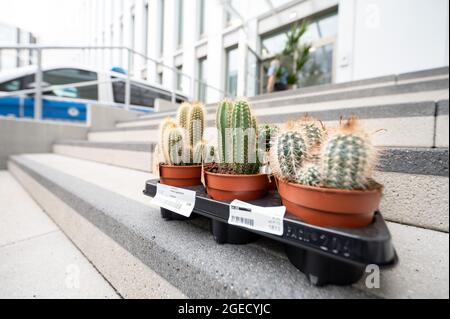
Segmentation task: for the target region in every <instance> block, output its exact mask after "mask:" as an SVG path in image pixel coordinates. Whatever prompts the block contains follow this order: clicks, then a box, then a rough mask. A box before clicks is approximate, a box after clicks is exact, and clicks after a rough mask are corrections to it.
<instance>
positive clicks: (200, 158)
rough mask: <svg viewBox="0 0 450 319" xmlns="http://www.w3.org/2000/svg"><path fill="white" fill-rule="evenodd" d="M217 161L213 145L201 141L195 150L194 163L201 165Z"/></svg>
mask: <svg viewBox="0 0 450 319" xmlns="http://www.w3.org/2000/svg"><path fill="white" fill-rule="evenodd" d="M216 161H217V154H216V149H215V147H214V146H213V145H208V144H207V143H206V142H205V141H200V142H198V143H197V145H196V146H195V147H194V150H193V162H194V163H195V164H200V163H205V164H207V163H214V162H216Z"/></svg>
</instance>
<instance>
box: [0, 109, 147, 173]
mask: <svg viewBox="0 0 450 319" xmlns="http://www.w3.org/2000/svg"><path fill="white" fill-rule="evenodd" d="M139 114H140V113H136V112H130V111H126V110H122V109H115V108H111V107H106V106H100V105H91V106H90V107H89V112H88V124H87V125H85V124H74V123H69V122H56V121H35V120H32V119H17V118H6V117H0V170H1V169H5V168H6V162H7V160H8V157H9V156H11V155H15V154H22V153H48V152H51V151H52V145H53V144H54V143H55V142H56V141H57V140H84V139H86V137H87V133H88V131H90V130H93V131H96V130H105V129H112V128H114V127H115V124H116V122H118V121H127V120H133V119H136V118H137V117H138V116H139Z"/></svg>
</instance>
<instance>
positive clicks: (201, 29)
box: [198, 0, 205, 36]
mask: <svg viewBox="0 0 450 319" xmlns="http://www.w3.org/2000/svg"><path fill="white" fill-rule="evenodd" d="M198 5H199V6H200V7H199V11H198V12H199V35H200V36H202V35H203V34H204V33H205V0H198Z"/></svg>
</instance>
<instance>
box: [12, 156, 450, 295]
mask: <svg viewBox="0 0 450 319" xmlns="http://www.w3.org/2000/svg"><path fill="white" fill-rule="evenodd" d="M9 170H10V171H11V172H12V173H13V174H14V175H15V176H16V178H17V179H18V180H19V181H20V182H21V183H22V185H24V187H25V188H26V189H27V190H28V191H29V192H30V194H31V195H32V196H33V197H34V198H35V199H36V200H37V201H38V202H39V204H40V205H41V206H42V207H43V208H44V209H45V210H46V212H47V213H48V214H49V215H50V216H51V217H52V219H53V220H55V221H56V222H57V223H58V225H59V226H60V227H61V228H62V229H63V230H64V231H65V233H66V234H67V235H68V236H69V237H70V238H71V239H72V241H73V242H74V243H75V244H76V245H77V246H78V247H79V249H80V250H82V251H83V253H84V254H85V255H86V256H87V257H88V258H89V259H90V261H91V262H92V263H93V264H94V265H95V266H96V267H97V269H98V270H99V271H100V272H101V273H102V275H103V276H105V278H106V279H108V281H109V282H110V283H111V284H112V285H113V286H114V288H115V289H117V291H118V292H119V293H120V294H121V295H122V296H124V297H130V296H131V297H135V298H139V297H149V296H155V295H158V296H169V297H185V296H187V297H191V298H214V297H219V298H365V297H382V298H420V297H424V298H448V296H449V289H448V274H449V269H448V265H449V264H448V249H449V247H448V245H449V238H448V234H447V233H443V232H438V231H433V230H426V229H421V228H416V227H411V226H405V225H401V224H397V223H388V227H389V229H390V230H391V232H392V235H393V239H394V245H395V248H396V250H397V253H398V255H399V259H400V262H399V264H398V265H397V266H396V267H394V268H390V269H385V270H383V271H382V274H381V287H380V288H379V289H368V288H366V286H365V284H364V280H361V281H360V282H359V283H357V284H355V285H354V286H352V287H334V286H328V287H325V288H316V287H312V286H311V285H310V284H309V283H308V282H307V281H306V278H305V277H304V276H303V275H302V274H301V273H300V272H299V271H298V270H297V269H295V268H294V267H293V266H292V265H291V264H290V263H289V262H288V260H287V259H286V257H285V255H284V253H283V251H282V248H281V247H280V246H279V245H278V244H277V243H274V242H272V241H270V240H260V241H258V242H256V243H254V244H250V245H245V246H232V245H223V246H220V245H217V244H215V242H214V241H213V240H212V238H211V235H210V233H209V226H208V223H207V222H206V220H204V219H198V220H195V221H191V222H164V221H163V220H162V219H161V218H160V214H159V209H158V208H157V207H153V206H152V205H151V204H150V200H149V199H148V198H146V197H145V196H143V195H142V193H141V192H142V188H143V185H144V182H145V180H147V179H149V178H151V176H150V175H149V174H147V173H144V172H138V171H135V170H129V169H124V168H118V167H113V166H110V165H104V164H99V163H93V162H90V161H83V160H76V159H70V158H67V157H63V156H58V155H54V154H41V155H21V156H14V157H12V158H11V160H10V162H9ZM211 256H214V258H211ZM275 282H276V283H277V284H276V285H275V284H274V283H275Z"/></svg>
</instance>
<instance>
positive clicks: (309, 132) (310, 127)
mask: <svg viewBox="0 0 450 319" xmlns="http://www.w3.org/2000/svg"><path fill="white" fill-rule="evenodd" d="M296 125H297V127H298V131H299V132H300V133H301V134H302V136H303V137H304V139H305V140H306V142H307V143H308V146H309V147H320V145H321V143H322V141H323V139H324V138H325V137H326V130H325V126H324V125H323V124H322V122H320V121H318V120H316V119H314V118H312V117H310V116H308V115H305V116H304V117H303V118H302V119H301V120H300V121H298V122H297V123H296Z"/></svg>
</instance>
